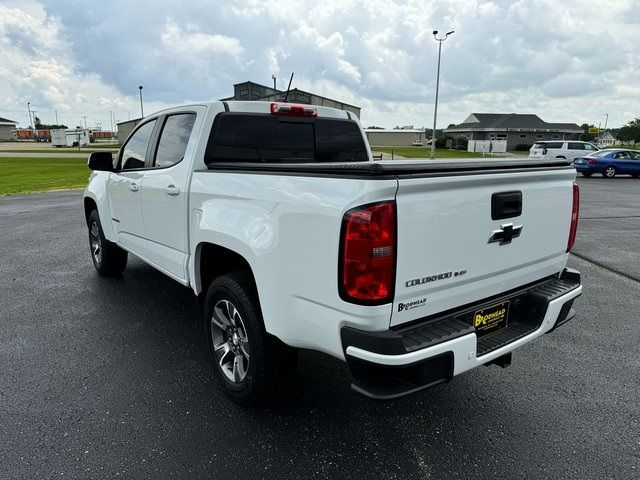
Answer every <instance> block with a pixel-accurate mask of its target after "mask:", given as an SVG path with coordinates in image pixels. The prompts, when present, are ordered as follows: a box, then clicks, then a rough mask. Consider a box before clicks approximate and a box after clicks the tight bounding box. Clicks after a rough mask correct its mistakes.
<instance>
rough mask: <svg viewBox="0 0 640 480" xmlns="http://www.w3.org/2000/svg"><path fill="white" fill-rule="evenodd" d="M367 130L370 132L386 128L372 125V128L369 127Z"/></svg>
mask: <svg viewBox="0 0 640 480" xmlns="http://www.w3.org/2000/svg"><path fill="white" fill-rule="evenodd" d="M367 129H369V130H384V128H382V127H377V126H375V125H371V126H369V127H367Z"/></svg>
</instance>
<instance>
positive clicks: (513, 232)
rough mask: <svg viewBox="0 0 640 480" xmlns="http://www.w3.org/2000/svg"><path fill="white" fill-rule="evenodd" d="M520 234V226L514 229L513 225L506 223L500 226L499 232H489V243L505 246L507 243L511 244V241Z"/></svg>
mask: <svg viewBox="0 0 640 480" xmlns="http://www.w3.org/2000/svg"><path fill="white" fill-rule="evenodd" d="M521 233H522V225H518V226H517V227H516V226H514V225H513V223H506V224H504V225H500V230H494V231H493V232H491V236H490V237H489V243H496V242H499V243H500V245H506V244H507V243H511V240H513V239H514V238H517V237H519V236H520V234H521Z"/></svg>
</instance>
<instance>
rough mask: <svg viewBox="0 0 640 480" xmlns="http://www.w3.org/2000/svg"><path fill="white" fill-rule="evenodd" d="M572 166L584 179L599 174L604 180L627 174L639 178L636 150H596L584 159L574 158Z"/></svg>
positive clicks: (639, 153)
mask: <svg viewBox="0 0 640 480" xmlns="http://www.w3.org/2000/svg"><path fill="white" fill-rule="evenodd" d="M573 166H574V167H576V170H577V171H579V172H580V173H582V175H584V176H585V177H590V176H591V175H593V174H594V173H601V174H602V176H603V177H605V178H613V177H615V176H616V175H620V174H627V175H631V176H633V177H635V178H638V177H640V152H639V151H637V150H625V149H607V150H598V151H597V152H595V153H591V154H589V155H587V156H584V157H576V158H575V159H574V160H573Z"/></svg>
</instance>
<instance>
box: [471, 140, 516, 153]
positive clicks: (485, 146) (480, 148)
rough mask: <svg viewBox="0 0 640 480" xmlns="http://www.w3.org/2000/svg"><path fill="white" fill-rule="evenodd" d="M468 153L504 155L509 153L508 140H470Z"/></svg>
mask: <svg viewBox="0 0 640 480" xmlns="http://www.w3.org/2000/svg"><path fill="white" fill-rule="evenodd" d="M467 151H468V152H481V153H504V152H506V151H507V141H506V140H469V143H468V145H467Z"/></svg>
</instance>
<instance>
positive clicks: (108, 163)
mask: <svg viewBox="0 0 640 480" xmlns="http://www.w3.org/2000/svg"><path fill="white" fill-rule="evenodd" d="M87 165H88V166H89V168H90V169H91V170H99V171H102V172H113V156H112V155H111V152H91V153H90V154H89V161H88V162H87Z"/></svg>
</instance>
